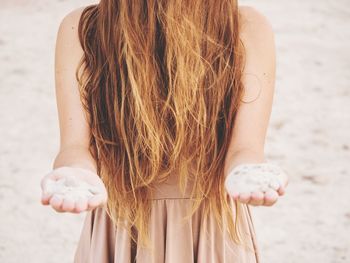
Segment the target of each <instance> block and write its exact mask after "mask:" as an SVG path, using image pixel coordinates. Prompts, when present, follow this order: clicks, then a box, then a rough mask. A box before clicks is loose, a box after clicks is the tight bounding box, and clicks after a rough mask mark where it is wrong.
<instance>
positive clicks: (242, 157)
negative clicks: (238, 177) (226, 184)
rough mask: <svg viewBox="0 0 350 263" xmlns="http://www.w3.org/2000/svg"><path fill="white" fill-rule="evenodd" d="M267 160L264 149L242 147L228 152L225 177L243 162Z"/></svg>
mask: <svg viewBox="0 0 350 263" xmlns="http://www.w3.org/2000/svg"><path fill="white" fill-rule="evenodd" d="M262 162H265V156H264V152H263V150H252V149H241V150H236V151H234V152H233V153H231V154H227V157H226V161H225V168H224V175H225V178H226V176H227V175H228V174H229V172H230V171H232V169H233V168H234V167H236V166H237V165H239V164H243V163H262Z"/></svg>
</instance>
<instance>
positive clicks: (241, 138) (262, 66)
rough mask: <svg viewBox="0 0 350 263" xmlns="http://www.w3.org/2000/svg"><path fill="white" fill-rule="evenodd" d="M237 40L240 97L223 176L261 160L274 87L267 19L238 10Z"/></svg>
mask: <svg viewBox="0 0 350 263" xmlns="http://www.w3.org/2000/svg"><path fill="white" fill-rule="evenodd" d="M240 12H241V17H242V23H243V24H242V28H241V35H240V37H241V40H242V42H243V44H244V46H245V54H246V64H245V68H244V72H243V83H244V88H245V91H244V98H243V101H245V102H248V103H241V105H240V107H239V109H238V112H237V115H236V119H235V126H234V130H233V134H232V140H231V143H230V146H229V149H228V153H227V156H226V161H225V176H227V174H228V173H229V172H230V171H231V170H232V169H233V168H234V167H235V166H237V165H238V164H241V163H254V162H256V163H260V162H264V161H265V157H264V143H265V137H266V131H267V127H268V122H269V118H270V114H271V108H272V100H273V93H274V85H275V67H276V66H275V45H274V34H273V31H272V28H271V26H270V24H269V22H268V21H267V19H266V18H265V17H264V16H262V15H261V14H260V13H258V12H257V11H255V10H254V9H253V8H249V7H241V8H240Z"/></svg>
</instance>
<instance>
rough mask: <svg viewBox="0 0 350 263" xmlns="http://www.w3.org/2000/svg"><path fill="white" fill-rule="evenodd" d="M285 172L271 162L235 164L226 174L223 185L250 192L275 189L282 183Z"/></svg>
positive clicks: (230, 188) (231, 188) (232, 189)
mask: <svg viewBox="0 0 350 263" xmlns="http://www.w3.org/2000/svg"><path fill="white" fill-rule="evenodd" d="M285 176H286V174H285V172H284V171H283V170H282V169H281V168H280V167H279V166H278V165H275V164H271V163H257V164H255V163H247V164H240V165H238V166H236V167H235V168H234V169H233V170H232V171H231V172H230V173H229V174H228V175H227V178H226V181H225V187H226V189H227V190H228V192H229V193H230V194H232V192H233V191H234V192H239V193H251V192H256V191H260V192H266V191H268V190H269V189H273V190H275V191H277V190H278V188H279V187H280V186H281V185H282V184H283V179H284V177H285Z"/></svg>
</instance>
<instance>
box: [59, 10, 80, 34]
mask: <svg viewBox="0 0 350 263" xmlns="http://www.w3.org/2000/svg"><path fill="white" fill-rule="evenodd" d="M86 7H87V6H81V7H78V8H76V9H73V10H71V11H70V12H69V13H67V14H66V15H64V17H63V18H62V20H61V23H60V29H63V30H66V29H71V30H72V29H75V28H77V26H78V24H79V20H80V17H81V14H82V13H83V11H84V9H85V8H86Z"/></svg>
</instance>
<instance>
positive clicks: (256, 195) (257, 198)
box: [249, 191, 264, 206]
mask: <svg viewBox="0 0 350 263" xmlns="http://www.w3.org/2000/svg"><path fill="white" fill-rule="evenodd" d="M263 203H264V193H263V192H260V191H257V192H253V193H252V195H251V198H250V201H249V204H250V205H254V206H258V205H262V204H263Z"/></svg>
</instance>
